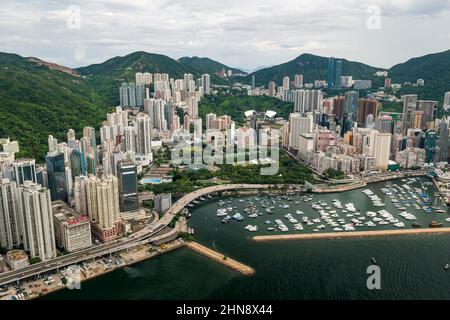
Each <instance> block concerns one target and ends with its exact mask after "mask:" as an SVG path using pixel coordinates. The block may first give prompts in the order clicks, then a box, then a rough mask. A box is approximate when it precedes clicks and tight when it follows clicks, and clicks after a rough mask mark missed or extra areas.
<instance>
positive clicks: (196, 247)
mask: <svg viewBox="0 0 450 320" xmlns="http://www.w3.org/2000/svg"><path fill="white" fill-rule="evenodd" d="M186 247H188V248H190V249H192V250H193V251H195V252H198V253H200V254H202V255H204V256H206V257H208V258H210V259H212V260H214V261H216V262H219V263H221V264H223V265H225V266H227V267H229V268H231V269H234V270H236V271H239V272H240V273H242V274H243V275H246V276H251V275H254V274H255V270H254V269H253V268H251V267H249V266H247V265H245V264H242V263H240V262H239V261H236V260H234V259H231V258H229V257H227V256H224V255H223V254H221V253H219V252H217V251H214V250H212V249H209V248H207V247H205V246H202V245H201V244H199V243H197V242H187V243H186Z"/></svg>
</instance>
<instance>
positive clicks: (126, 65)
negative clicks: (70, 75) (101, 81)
mask: <svg viewBox="0 0 450 320" xmlns="http://www.w3.org/2000/svg"><path fill="white" fill-rule="evenodd" d="M77 71H78V72H79V73H80V74H82V75H84V76H87V75H97V76H100V75H101V76H112V77H114V78H116V79H118V80H123V81H134V80H135V74H136V72H150V73H168V74H169V75H170V77H173V78H183V76H184V74H185V73H192V74H194V75H195V76H200V73H199V72H198V71H196V70H194V69H192V68H191V67H188V66H186V65H184V64H182V63H180V62H179V61H177V60H174V59H172V58H169V57H167V56H164V55H161V54H155V53H147V52H143V51H138V52H133V53H130V54H128V55H126V56H124V57H115V58H112V59H109V60H107V61H105V62H103V63H99V64H93V65H90V66H87V67H82V68H78V69H77Z"/></svg>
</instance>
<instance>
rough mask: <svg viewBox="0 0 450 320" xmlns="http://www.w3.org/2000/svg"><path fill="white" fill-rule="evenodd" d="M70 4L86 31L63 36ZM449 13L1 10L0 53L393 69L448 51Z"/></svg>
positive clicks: (290, 6)
mask: <svg viewBox="0 0 450 320" xmlns="http://www.w3.org/2000/svg"><path fill="white" fill-rule="evenodd" d="M370 4H374V5H377V6H379V7H380V9H381V29H380V30H376V31H372V32H370V30H368V29H367V27H366V20H367V17H368V14H367V12H366V9H367V7H368V6H369V5H370ZM70 5H77V6H78V7H79V8H80V12H81V19H82V20H81V21H82V23H81V25H80V28H68V27H67V18H68V15H69V14H70V13H69V12H68V7H69V6H70ZM449 5H450V0H427V1H423V0H389V1H388V0H363V1H360V0H341V1H339V3H337V2H332V1H326V0H284V1H283V2H280V1H275V0H273V1H267V0H247V1H242V0H222V1H221V2H218V1H210V0H190V1H174V0H147V1H146V0H127V1H123V0H96V1H95V0H91V1H88V0H78V1H69V0H63V1H56V0H49V1H39V0H29V1H26V2H22V3H21V2H16V1H2V9H1V10H0V28H2V34H1V35H0V50H4V51H9V52H17V53H19V54H23V55H34V56H38V57H39V56H41V57H62V59H63V63H64V64H66V65H68V66H80V65H85V64H88V63H92V62H101V61H104V60H106V59H108V58H111V57H112V56H116V55H125V54H127V53H130V52H132V51H135V50H145V51H149V52H156V53H161V54H167V55H169V56H171V57H173V58H179V57H180V56H186V55H198V56H208V57H211V58H213V59H216V60H219V61H221V62H223V63H226V64H230V65H232V66H238V67H247V68H253V67H257V66H260V65H273V64H278V63H282V62H285V61H287V60H289V59H292V58H295V56H297V55H299V54H301V53H304V52H311V53H315V54H320V55H325V56H326V55H333V56H341V57H348V58H351V59H354V60H359V61H362V62H366V63H370V64H373V65H379V66H390V65H392V64H393V63H396V62H400V61H402V59H404V58H405V57H409V56H412V55H420V54H425V53H428V52H432V51H440V50H445V49H448V43H446V42H445V41H443V40H442V39H448V31H446V30H448V26H447V25H448V23H447V22H446V21H448V19H449V18H450V12H449ZM11 35H15V36H16V37H15V38H14V37H11ZM430 35H431V36H430ZM411 37H413V40H412V41H411ZM437 39H440V41H437ZM388 46H389V47H388ZM80 48H82V49H80Z"/></svg>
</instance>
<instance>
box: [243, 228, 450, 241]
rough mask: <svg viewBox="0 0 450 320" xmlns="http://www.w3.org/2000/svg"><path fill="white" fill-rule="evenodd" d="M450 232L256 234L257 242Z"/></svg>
mask: <svg viewBox="0 0 450 320" xmlns="http://www.w3.org/2000/svg"><path fill="white" fill-rule="evenodd" d="M446 233H450V227H447V228H425V229H400V230H373V231H347V232H325V233H308V234H279V235H266V236H254V237H252V240H253V241H255V242H268V241H280V240H281V241H283V240H317V239H341V238H370V237H383V236H401V235H419V234H446Z"/></svg>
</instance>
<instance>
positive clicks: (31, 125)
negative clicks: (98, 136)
mask: <svg viewBox="0 0 450 320" xmlns="http://www.w3.org/2000/svg"><path fill="white" fill-rule="evenodd" d="M108 109H109V105H108V103H107V101H106V99H105V98H104V97H102V96H100V95H99V94H98V93H96V92H95V90H93V89H92V88H91V86H90V85H89V84H88V83H87V82H86V81H85V80H83V79H82V78H81V77H77V76H72V75H69V74H67V73H64V72H61V71H56V70H51V69H49V68H48V67H47V66H45V65H39V64H37V63H34V62H31V61H28V60H27V59H26V58H23V57H21V56H18V55H15V54H8V53H0V123H1V124H2V125H1V126H0V137H7V136H9V137H11V139H14V140H18V141H19V143H20V149H21V151H20V155H19V156H30V157H35V158H36V159H39V160H42V159H43V157H44V156H45V154H46V152H47V138H48V135H49V134H52V135H53V136H55V137H56V138H58V139H59V140H61V139H63V140H64V141H65V140H66V138H65V135H66V131H67V130H68V129H69V128H73V129H75V130H77V131H78V133H80V130H81V129H82V128H83V127H85V126H98V125H99V123H100V122H101V121H102V120H104V119H105V113H106V112H107V111H108Z"/></svg>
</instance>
